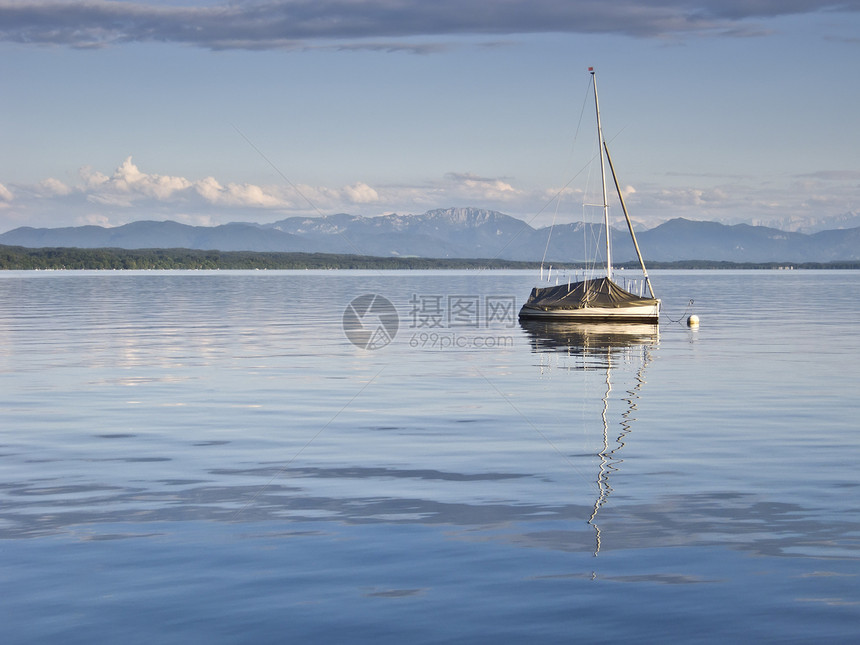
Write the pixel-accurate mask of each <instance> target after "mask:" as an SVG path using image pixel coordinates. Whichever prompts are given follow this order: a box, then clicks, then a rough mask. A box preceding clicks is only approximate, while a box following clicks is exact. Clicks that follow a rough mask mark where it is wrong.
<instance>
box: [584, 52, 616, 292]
mask: <svg viewBox="0 0 860 645" xmlns="http://www.w3.org/2000/svg"><path fill="white" fill-rule="evenodd" d="M588 71H589V72H591V82H592V84H593V85H594V111H595V113H596V114H597V145H598V147H599V148H600V181H601V183H602V184H603V226H604V228H605V230H606V277H607V278H609V279H610V280H611V279H612V247H611V244H610V242H609V198H608V197H607V195H606V168H605V167H604V166H605V163H604V161H603V126H602V125H601V124H600V103H599V102H598V100H597V76H596V75H595V73H594V68H593V67H589V68H588Z"/></svg>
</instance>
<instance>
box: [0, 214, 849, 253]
mask: <svg viewBox="0 0 860 645" xmlns="http://www.w3.org/2000/svg"><path fill="white" fill-rule="evenodd" d="M637 239H638V241H639V246H640V247H641V249H642V252H643V255H644V256H645V259H646V261H654V262H674V261H678V260H711V261H728V262H798V263H799V262H833V261H856V260H860V227H857V228H848V229H839V230H829V231H820V232H817V233H812V234H807V233H796V232H787V231H781V230H778V229H775V228H770V227H765V226H751V225H748V224H735V225H731V226H729V225H725V224H720V223H717V222H701V221H692V220H687V219H681V218H678V219H673V220H670V221H668V222H665V223H663V224H661V225H660V226H657V227H655V228H653V229H649V230H645V231H641V232H637ZM612 240H613V247H612V252H613V261H614V262H625V261H630V260H634V259H635V258H636V256H635V250H634V248H633V245H632V243H631V242H630V236H629V234H628V233H627V231H620V230H614V229H613V231H612ZM0 244H5V245H11V246H23V247H29V248H44V247H78V248H123V249H144V248H146V249H148V248H188V249H201V250H219V251H269V252H274V251H280V252H306V253H348V254H356V255H372V256H382V257H390V256H418V257H427V258H498V259H505V260H531V261H535V260H541V259H542V258H543V257H544V253H546V260H547V261H549V262H577V261H601V260H602V257H601V254H602V250H601V249H602V245H603V242H602V226H598V225H594V224H585V223H574V224H563V225H556V226H554V227H551V228H550V227H545V228H537V229H535V228H533V227H531V226H530V225H529V224H528V223H526V222H524V221H523V220H520V219H517V218H514V217H511V216H509V215H505V214H503V213H499V212H496V211H489V210H483V209H478V208H448V209H438V210H431V211H428V212H426V213H424V214H421V215H396V214H395V215H380V216H377V217H361V216H357V215H348V214H337V215H328V216H322V217H290V218H287V219H283V220H280V221H277V222H272V223H270V224H255V223H249V222H234V223H231V224H224V225H220V226H189V225H187V224H180V223H178V222H173V221H162V222H156V221H140V222H132V223H130V224H125V225H123V226H117V227H113V228H106V227H101V226H76V227H66V228H31V227H21V228H16V229H14V230H11V231H8V232H6V233H3V234H2V235H0ZM587 248H591V249H594V248H597V249H598V250H597V251H596V252H595V251H587V250H586V249H587Z"/></svg>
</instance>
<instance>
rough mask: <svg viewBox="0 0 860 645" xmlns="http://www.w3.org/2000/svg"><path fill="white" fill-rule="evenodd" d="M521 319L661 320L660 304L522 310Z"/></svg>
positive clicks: (640, 321)
mask: <svg viewBox="0 0 860 645" xmlns="http://www.w3.org/2000/svg"><path fill="white" fill-rule="evenodd" d="M520 318H525V319H529V320H564V321H570V322H576V321H579V322H631V323H656V322H658V321H659V320H660V302H659V301H657V303H656V304H653V305H647V306H636V307H581V308H579V309H549V310H541V309H530V308H528V309H527V308H525V307H523V309H521V310H520Z"/></svg>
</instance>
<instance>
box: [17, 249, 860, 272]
mask: <svg viewBox="0 0 860 645" xmlns="http://www.w3.org/2000/svg"><path fill="white" fill-rule="evenodd" d="M553 266H555V267H557V268H559V269H582V268H584V265H583V264H581V263H568V264H554V265H553ZM648 266H649V268H652V269H784V268H791V269H860V262H856V261H849V262H804V263H790V262H789V263H786V262H758V263H756V262H742V263H740V262H712V261H707V260H686V261H679V262H651V263H649V265H648ZM539 267H540V263H539V262H515V261H510V260H492V259H449V258H418V257H372V256H363V255H341V254H334V253H274V252H272V253H269V252H259V251H199V250H194V249H115V248H103V249H81V248H26V247H22V246H3V245H0V270H19V271H20V270H164V269H180V270H207V269H208V270H215V269H222V270H254V269H258V270H284V269H366V270H367V269H370V270H385V269H425V270H426V269H537V268H539ZM618 268H626V269H636V268H638V264H636V263H635V262H627V263H623V264H620V265H618Z"/></svg>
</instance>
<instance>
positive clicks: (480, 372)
mask: <svg viewBox="0 0 860 645" xmlns="http://www.w3.org/2000/svg"><path fill="white" fill-rule="evenodd" d="M473 367H474V366H473ZM474 370H475V371H476V372H477V373H478V375H479V376H480V377H481V378H482V379H484V380H485V381H486V382H487V385H489V386H490V387H491V388H493V389H494V390H495V391H496V394H498V395H499V396H500V397H501V398H502V399H503V400H504V401H505V403H507V404H508V405H509V406H511V408H513V410H514V412H516V413H517V414H518V415H520V417H521V418H522V420H523V421H525V422H526V424H528V426H529V427H530V428H531V429H532V430H534V431H535V433H537V434H538V435H540V437H541V438H542V439H543V440H544V441H546V442H547V443H548V444H549V445H550V447H551V448H552V449H553V450H554V451H555V452H556V453H558V454H559V456H560V457H561V458H562V459H564V460H565V461H566V462H567V464H568V466H570V467H571V468H572V469H573V471H574V472H575V473H576V474H577V475H579V476H580V477H581V478H582V480H583V481H585V482H586V483H587V484H588V485H589V486H596V484H595V483H594V482H593V481H592V480H590V479H588V478H587V477H586V476H585V475H583V474H582V471H580V469H579V468H577V467H576V465H575V464H574V463H573V462H572V461H571V460H570V459H569V458H568V456H567V455H565V454H564V453H563V452H562V451H561V450H559V449H558V447H557V446H556V445H555V444H554V443H553V442H552V441H551V440H550V438H549V437H547V436H546V435H545V434H544V433H543V432H541V431H540V428H538V427H537V426H536V425H535V424H533V423H532V422H531V421H530V420H529V418H528V417H527V416H526V415H525V414H523V413H522V412H521V411H520V409H519V408H518V407H517V406H516V405H515V404H514V402H513V401H511V399H510V398H509V397H508V396H507V395H506V394H505V393H504V392H502V391H501V390H500V389H499V388H497V387H496V384H495V383H493V382H492V381H491V380H490V379H488V378H487V376H486V375H485V374H484V373H483V372H482V371H481V370H480V369H478V368H477V367H474Z"/></svg>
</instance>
